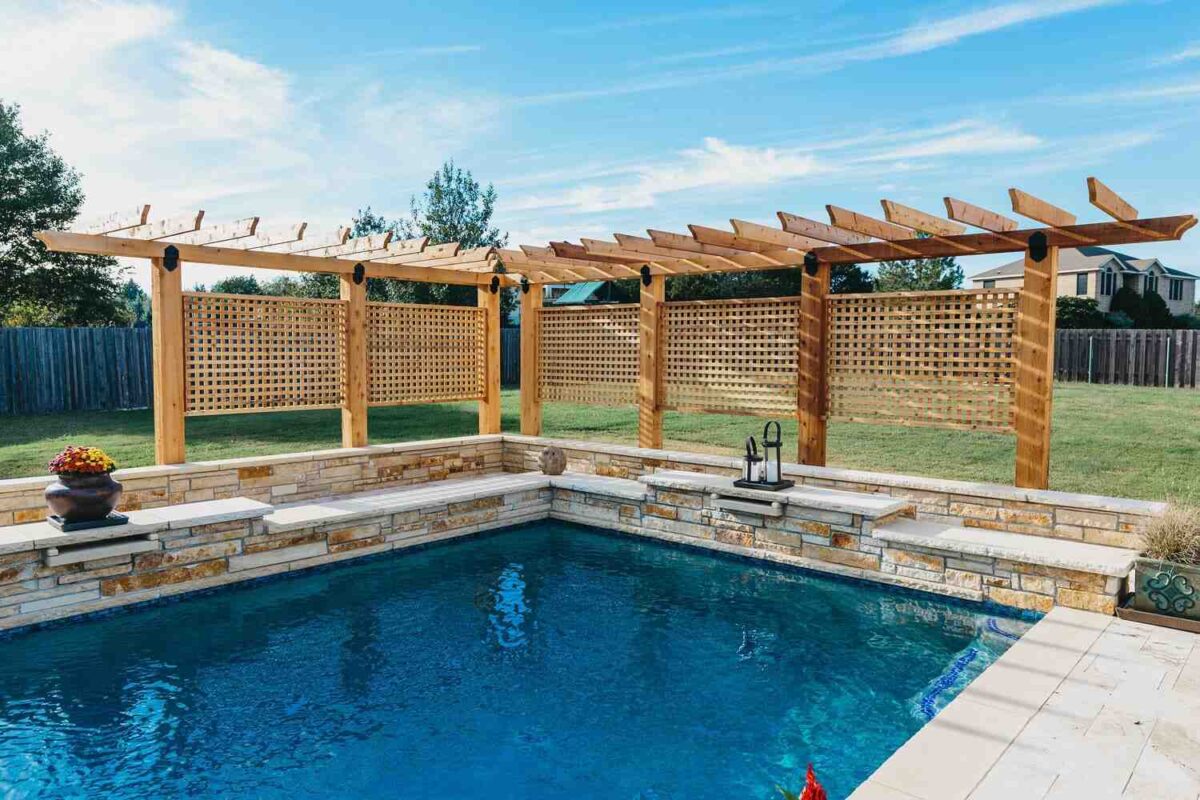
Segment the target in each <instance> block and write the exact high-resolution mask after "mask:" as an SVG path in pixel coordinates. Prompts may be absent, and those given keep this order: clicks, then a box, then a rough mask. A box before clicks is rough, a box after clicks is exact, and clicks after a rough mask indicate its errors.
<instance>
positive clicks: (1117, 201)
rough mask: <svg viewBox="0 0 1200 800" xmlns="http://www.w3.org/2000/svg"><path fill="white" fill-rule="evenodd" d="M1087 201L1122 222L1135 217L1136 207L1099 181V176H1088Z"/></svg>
mask: <svg viewBox="0 0 1200 800" xmlns="http://www.w3.org/2000/svg"><path fill="white" fill-rule="evenodd" d="M1087 185H1088V202H1090V203H1091V204H1092V205H1094V206H1095V207H1096V208H1098V209H1100V210H1101V211H1103V212H1104V213H1105V214H1108V215H1109V216H1110V217H1112V218H1113V219H1116V220H1120V221H1122V222H1130V221H1131V220H1135V219H1137V209H1136V208H1134V207H1133V206H1131V205H1130V204H1129V203H1127V202H1125V199H1124V198H1123V197H1121V196H1120V195H1119V194H1117V193H1116V192H1114V191H1113V190H1112V189H1110V188H1108V187H1107V186H1105V185H1104V184H1103V183H1101V182H1100V179H1099V178H1088V179H1087Z"/></svg>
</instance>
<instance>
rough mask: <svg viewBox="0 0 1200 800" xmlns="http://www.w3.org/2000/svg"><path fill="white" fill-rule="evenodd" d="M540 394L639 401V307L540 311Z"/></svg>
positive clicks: (567, 398) (576, 399) (550, 398)
mask: <svg viewBox="0 0 1200 800" xmlns="http://www.w3.org/2000/svg"><path fill="white" fill-rule="evenodd" d="M538 313H539V320H540V322H541V324H540V329H541V336H540V337H539V342H538V364H539V376H540V377H539V381H538V384H539V385H538V395H539V397H540V399H542V400H543V401H548V402H553V401H563V402H568V403H587V404H589V405H606V406H615V405H629V404H632V403H636V402H637V385H638V306H637V305H603V306H562V307H559V308H543V309H540V311H539V312H538Z"/></svg>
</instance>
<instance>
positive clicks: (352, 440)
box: [338, 274, 367, 447]
mask: <svg viewBox="0 0 1200 800" xmlns="http://www.w3.org/2000/svg"><path fill="white" fill-rule="evenodd" d="M338 278H339V286H340V294H341V298H342V299H343V300H345V301H346V401H345V404H344V405H343V406H342V447H363V446H365V445H366V443H367V280H366V277H365V276H362V275H361V274H360V275H359V282H358V283H355V280H354V278H355V276H354V275H339V276H338Z"/></svg>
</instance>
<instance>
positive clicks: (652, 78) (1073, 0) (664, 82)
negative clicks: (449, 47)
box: [518, 0, 1126, 106]
mask: <svg viewBox="0 0 1200 800" xmlns="http://www.w3.org/2000/svg"><path fill="white" fill-rule="evenodd" d="M1125 1H1126V0H1037V1H1036V2H1032V1H1030V2H1010V3H998V4H992V5H989V6H984V7H981V8H979V9H977V10H975V11H969V12H966V13H962V14H957V15H954V16H950V17H946V18H944V19H937V20H933V21H929V22H921V23H917V24H914V25H911V26H908V27H906V28H904V29H902V30H901V31H900V32H899V33H896V34H884V35H882V36H881V37H879V38H878V39H877V40H876V41H874V42H872V43H870V44H865V45H855V46H853V47H845V48H841V49H831V50H825V51H822V52H819V53H813V54H810V55H804V56H800V57H797V58H772V59H761V60H758V61H750V62H746V63H743V64H732V65H727V66H722V67H713V68H707V69H698V70H691V71H681V72H668V73H663V74H660V75H649V76H645V77H641V78H638V79H637V80H633V81H625V82H621V83H616V84H611V85H608V86H597V87H591V88H583V89H571V90H564V91H561V92H548V93H544V94H539V95H530V96H527V97H523V98H519V101H518V102H519V103H520V104H521V105H527V106H535V105H546V104H549V103H560V102H570V101H575V100H589V99H593V98H597V97H613V96H620V95H628V94H637V93H641V92H651V91H661V90H666V89H678V88H683V87H685V86H695V85H698V84H702V83H711V82H712V81H718V80H735V79H741V78H748V77H756V76H762V75H769V74H774V73H779V72H812V73H821V72H829V71H832V70H836V69H840V68H841V67H844V66H846V65H847V64H851V63H855V62H861V61H877V60H880V59H888V58H898V57H901V56H906V55H913V54H916V53H924V52H928V51H931V50H936V49H939V48H942V47H948V46H950V45H954V44H957V43H959V42H961V41H962V40H964V39H967V38H970V37H973V36H980V35H983V34H987V33H994V32H996V31H1000V30H1005V29H1007V28H1012V27H1015V26H1018V25H1023V24H1026V23H1030V22H1037V21H1039V20H1044V19H1051V18H1053V17H1058V16H1062V15H1064V14H1071V13H1075V12H1079V11H1087V10H1090V9H1094V8H1099V7H1102V6H1110V5H1115V4H1119V3H1122V2H1125ZM716 54H717V55H720V53H719V52H718V53H716ZM685 55H686V54H685Z"/></svg>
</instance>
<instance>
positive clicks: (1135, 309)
mask: <svg viewBox="0 0 1200 800" xmlns="http://www.w3.org/2000/svg"><path fill="white" fill-rule="evenodd" d="M1108 311H1109V313H1110V314H1117V313H1121V314H1125V315H1126V316H1128V317H1129V318H1130V319H1131V320H1133V321H1134V322H1137V321H1138V319H1140V318H1141V316H1142V296H1141V295H1140V294H1138V293H1137V292H1135V291H1134V290H1133V289H1130V288H1129V287H1128V286H1122V287H1121V288H1120V289H1117V293H1116V294H1114V295H1113V298H1112V303H1110V304H1109V306H1108Z"/></svg>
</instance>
